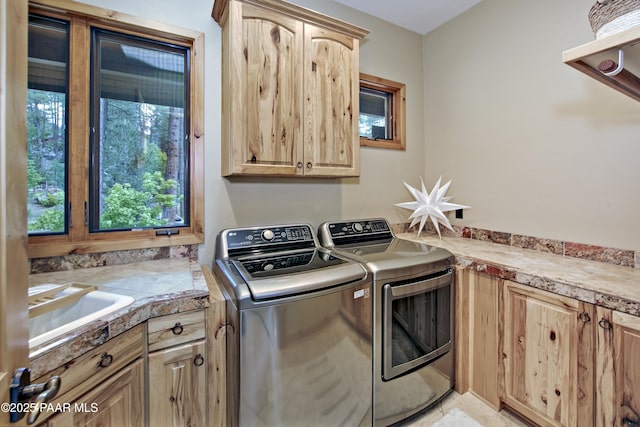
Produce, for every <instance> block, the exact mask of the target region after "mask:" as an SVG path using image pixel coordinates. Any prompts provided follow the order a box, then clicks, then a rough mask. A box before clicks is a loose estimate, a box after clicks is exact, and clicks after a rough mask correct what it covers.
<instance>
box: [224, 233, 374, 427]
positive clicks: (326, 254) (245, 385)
mask: <svg viewBox="0 0 640 427" xmlns="http://www.w3.org/2000/svg"><path fill="white" fill-rule="evenodd" d="M213 269H214V272H215V275H216V277H217V279H218V280H219V282H220V283H221V284H222V287H223V291H224V293H225V297H226V299H227V304H226V306H227V321H228V323H229V327H228V333H227V366H228V372H227V402H228V420H227V425H229V426H265V427H266V426H268V427H274V426H282V427H296V426H305V427H307V426H311V427H314V426H316V427H326V426H339V425H343V426H371V425H372V393H373V392H372V387H373V386H372V376H371V366H372V365H371V363H372V362H371V351H372V341H371V340H372V329H371V278H370V276H369V275H368V274H367V272H366V270H365V269H364V268H363V267H362V265H360V264H359V263H357V262H354V261H352V260H350V259H348V258H345V257H342V256H340V255H336V254H331V253H330V251H328V250H327V249H324V248H321V247H320V246H319V244H318V242H317V239H316V237H315V235H314V233H313V230H312V229H311V227H310V226H309V225H306V224H293V225H277V226H264V227H249V228H235V229H228V230H223V231H221V232H220V233H219V234H218V237H217V242H216V259H215V260H214V263H213Z"/></svg>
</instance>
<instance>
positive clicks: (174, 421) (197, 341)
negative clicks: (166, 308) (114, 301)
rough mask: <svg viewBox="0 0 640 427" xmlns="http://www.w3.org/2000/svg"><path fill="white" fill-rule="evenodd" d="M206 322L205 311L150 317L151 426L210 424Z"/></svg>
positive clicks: (173, 426)
mask: <svg viewBox="0 0 640 427" xmlns="http://www.w3.org/2000/svg"><path fill="white" fill-rule="evenodd" d="M205 324H206V321H205V312H204V310H199V311H192V312H187V313H177V314H172V315H168V316H162V317H157V318H153V319H149V322H148V333H147V345H148V348H149V350H150V351H149V354H148V368H149V372H148V402H149V426H153V427H155V426H160V427H180V426H206V425H207V423H208V415H207V400H206V399H207V394H206V392H207V352H206V340H205V329H206V327H205ZM152 349H153V350H154V351H151V350H152Z"/></svg>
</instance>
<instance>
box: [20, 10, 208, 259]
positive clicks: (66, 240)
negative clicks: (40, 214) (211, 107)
mask: <svg viewBox="0 0 640 427" xmlns="http://www.w3.org/2000/svg"><path fill="white" fill-rule="evenodd" d="M29 13H30V14H31V13H33V14H37V15H40V16H46V17H51V18H54V19H61V20H65V21H69V23H70V32H69V40H70V46H69V76H68V79H69V81H68V97H69V100H68V105H69V109H68V111H67V114H68V128H67V138H68V148H67V151H68V152H67V156H68V160H67V161H68V172H67V173H68V177H67V180H68V183H67V187H68V188H67V194H68V200H69V204H70V206H71V209H70V213H69V215H68V217H67V218H68V219H69V220H70V225H71V226H70V227H68V232H67V234H63V235H31V236H29V237H28V255H29V258H44V257H51V256H63V255H68V254H72V253H75V254H82V253H96V252H108V251H115V250H128V249H142V248H152V247H163V246H175V245H189V244H199V243H202V242H203V241H204V136H203V135H204V132H203V129H204V34H203V33H201V32H198V31H194V30H189V29H185V28H180V27H176V26H173V25H168V24H164V23H160V22H155V21H152V20H149V19H146V18H140V17H135V16H132V15H127V14H122V13H119V12H115V11H112V10H108V9H103V8H99V7H95V6H90V5H86V4H82V3H76V2H74V1H70V0H37V1H32V2H30V3H29ZM91 27H99V28H103V29H105V30H110V31H115V32H118V33H122V34H128V35H132V36H138V37H142V38H148V39H154V40H158V41H162V42H166V43H169V44H175V45H180V46H187V47H189V49H190V58H189V59H190V63H191V74H190V87H189V89H188V90H189V93H190V98H189V101H190V111H191V117H190V133H189V140H190V141H189V147H190V150H189V164H190V168H189V169H190V170H189V174H190V176H189V184H188V185H189V192H190V200H189V211H190V214H191V217H190V221H189V225H188V226H176V227H171V228H170V230H174V229H176V230H178V231H179V233H177V234H176V233H168V234H167V233H166V229H160V230H162V231H160V230H155V229H143V230H135V231H133V230H126V231H105V232H94V233H89V226H88V224H85V212H84V205H85V202H86V203H87V204H88V203H89V198H88V196H89V141H90V130H89V126H90V125H89V123H90V117H89V115H90V107H91V106H90V104H89V103H90V83H91V80H90V75H89V73H90V68H89V65H90V43H91V42H90V40H91ZM67 208H69V205H68V206H67ZM157 231H160V233H156V232H157Z"/></svg>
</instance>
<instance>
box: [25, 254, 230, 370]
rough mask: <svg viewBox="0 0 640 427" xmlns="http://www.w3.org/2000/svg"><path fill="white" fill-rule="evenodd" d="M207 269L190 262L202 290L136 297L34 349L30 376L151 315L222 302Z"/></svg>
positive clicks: (60, 363)
mask: <svg viewBox="0 0 640 427" xmlns="http://www.w3.org/2000/svg"><path fill="white" fill-rule="evenodd" d="M207 269H208V267H207V266H204V265H202V266H200V265H198V266H194V265H193V264H191V265H190V270H191V273H192V278H193V281H194V284H196V283H197V282H200V281H202V280H204V281H205V283H206V287H205V288H204V289H203V288H202V287H201V286H194V289H187V290H181V291H176V292H168V293H164V294H158V295H154V296H149V297H144V298H139V299H136V300H135V301H134V302H133V303H132V304H131V305H129V306H127V307H125V308H122V309H121V310H118V311H116V312H114V313H111V314H110V315H109V316H106V317H105V318H101V319H97V320H95V321H92V322H90V323H89V324H87V325H85V326H82V327H80V328H76V329H74V330H72V331H71V332H69V333H67V334H65V335H63V336H61V337H58V338H56V339H54V340H52V341H49V342H46V343H44V344H42V345H40V346H38V347H36V348H34V349H33V350H31V351H30V354H29V364H30V369H31V376H32V378H38V377H40V376H42V375H45V374H46V373H48V372H50V371H52V370H53V369H56V368H57V367H59V366H63V365H64V364H65V363H68V362H69V361H71V360H73V359H75V358H77V357H79V356H81V355H83V354H84V353H86V352H88V351H91V350H93V349H94V348H96V347H98V346H99V345H101V344H104V343H106V342H107V341H109V340H110V339H113V338H114V337H117V336H118V335H120V334H122V333H124V332H126V331H128V330H130V329H131V328H133V327H135V326H137V325H139V324H141V323H143V322H146V321H147V320H149V319H151V318H154V317H159V316H165V315H169V314H175V313H182V312H188V311H193V310H202V309H206V308H208V307H209V306H210V305H212V304H224V297H222V298H221V296H222V294H221V292H220V291H219V290H217V289H216V288H217V286H216V283H215V278H214V277H213V276H212V275H207V274H206V270H207ZM203 273H205V274H203ZM212 280H213V281H214V283H212ZM201 283H202V282H201ZM141 339H144V337H141Z"/></svg>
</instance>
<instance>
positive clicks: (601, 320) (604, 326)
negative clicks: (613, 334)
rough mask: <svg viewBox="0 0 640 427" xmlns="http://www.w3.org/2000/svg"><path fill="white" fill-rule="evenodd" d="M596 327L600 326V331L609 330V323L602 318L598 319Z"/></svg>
mask: <svg viewBox="0 0 640 427" xmlns="http://www.w3.org/2000/svg"><path fill="white" fill-rule="evenodd" d="M598 325H600V327H601V328H602V329H611V322H609V320H608V319H605V318H604V317H603V318H602V319H600V321H599V322H598Z"/></svg>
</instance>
